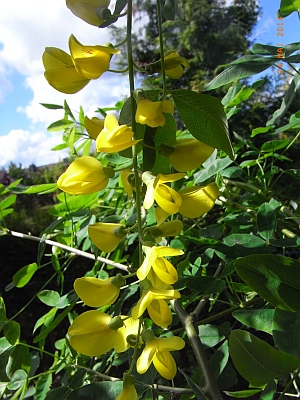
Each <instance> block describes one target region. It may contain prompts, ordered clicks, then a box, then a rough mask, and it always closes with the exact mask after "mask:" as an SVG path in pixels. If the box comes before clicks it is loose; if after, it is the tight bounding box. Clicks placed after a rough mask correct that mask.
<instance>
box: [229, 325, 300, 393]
mask: <svg viewBox="0 0 300 400" xmlns="http://www.w3.org/2000/svg"><path fill="white" fill-rule="evenodd" d="M229 350H230V355H231V358H232V361H233V363H234V365H235V367H236V369H237V371H238V372H239V373H240V375H242V377H243V378H245V379H246V380H247V381H248V382H250V383H251V384H252V385H253V386H256V387H260V386H263V385H265V384H267V383H269V382H271V381H272V380H273V379H276V378H279V377H280V376H282V375H285V374H288V373H290V372H292V371H294V370H295V369H297V368H299V366H300V360H299V359H298V358H296V357H294V356H291V355H290V354H287V353H284V352H282V351H280V350H275V349H273V347H271V346H270V345H269V344H267V343H266V342H264V341H263V340H260V339H258V338H257V337H256V336H254V335H252V334H251V333H249V332H246V331H242V330H234V331H232V332H231V334H230V337H229Z"/></svg>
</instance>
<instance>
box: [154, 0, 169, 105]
mask: <svg viewBox="0 0 300 400" xmlns="http://www.w3.org/2000/svg"><path fill="white" fill-rule="evenodd" d="M160 2H161V0H156V6H157V24H158V33H159V47H160V59H161V73H162V80H163V97H162V100H164V99H165V97H166V95H167V81H166V67H165V58H164V40H163V33H162V15H161V4H160Z"/></svg>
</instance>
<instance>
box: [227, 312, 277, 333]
mask: <svg viewBox="0 0 300 400" xmlns="http://www.w3.org/2000/svg"><path fill="white" fill-rule="evenodd" d="M274 313H275V310H274V309H271V308H263V309H257V310H256V309H255V310H237V311H234V312H233V313H232V316H233V317H234V318H235V319H237V320H238V321H240V322H241V323H242V324H244V325H246V326H249V327H250V328H254V329H255V330H257V331H263V332H266V333H269V334H270V335H272V321H273V317H274Z"/></svg>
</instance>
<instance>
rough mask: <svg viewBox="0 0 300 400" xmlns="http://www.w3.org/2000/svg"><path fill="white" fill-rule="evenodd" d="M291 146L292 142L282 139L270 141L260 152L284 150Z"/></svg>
mask: <svg viewBox="0 0 300 400" xmlns="http://www.w3.org/2000/svg"><path fill="white" fill-rule="evenodd" d="M289 144H290V141H289V140H288V139H281V140H270V141H268V142H265V143H264V144H263V145H262V146H261V148H260V150H261V151H271V152H273V151H276V150H279V149H283V148H284V147H286V146H288V145H289Z"/></svg>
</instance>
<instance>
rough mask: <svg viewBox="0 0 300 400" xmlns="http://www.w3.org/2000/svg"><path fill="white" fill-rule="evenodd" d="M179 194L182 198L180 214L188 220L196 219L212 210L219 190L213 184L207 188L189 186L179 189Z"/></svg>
mask: <svg viewBox="0 0 300 400" xmlns="http://www.w3.org/2000/svg"><path fill="white" fill-rule="evenodd" d="M179 193H180V195H181V198H182V203H181V205H180V207H179V212H180V214H182V215H183V216H184V217H188V218H198V217H201V215H203V214H205V213H207V212H208V211H209V210H211V209H212V208H213V206H214V204H215V201H216V199H217V198H218V195H219V189H218V187H217V185H216V184H215V183H214V182H213V183H210V184H209V185H207V186H190V187H187V188H184V189H181V190H180V191H179Z"/></svg>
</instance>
